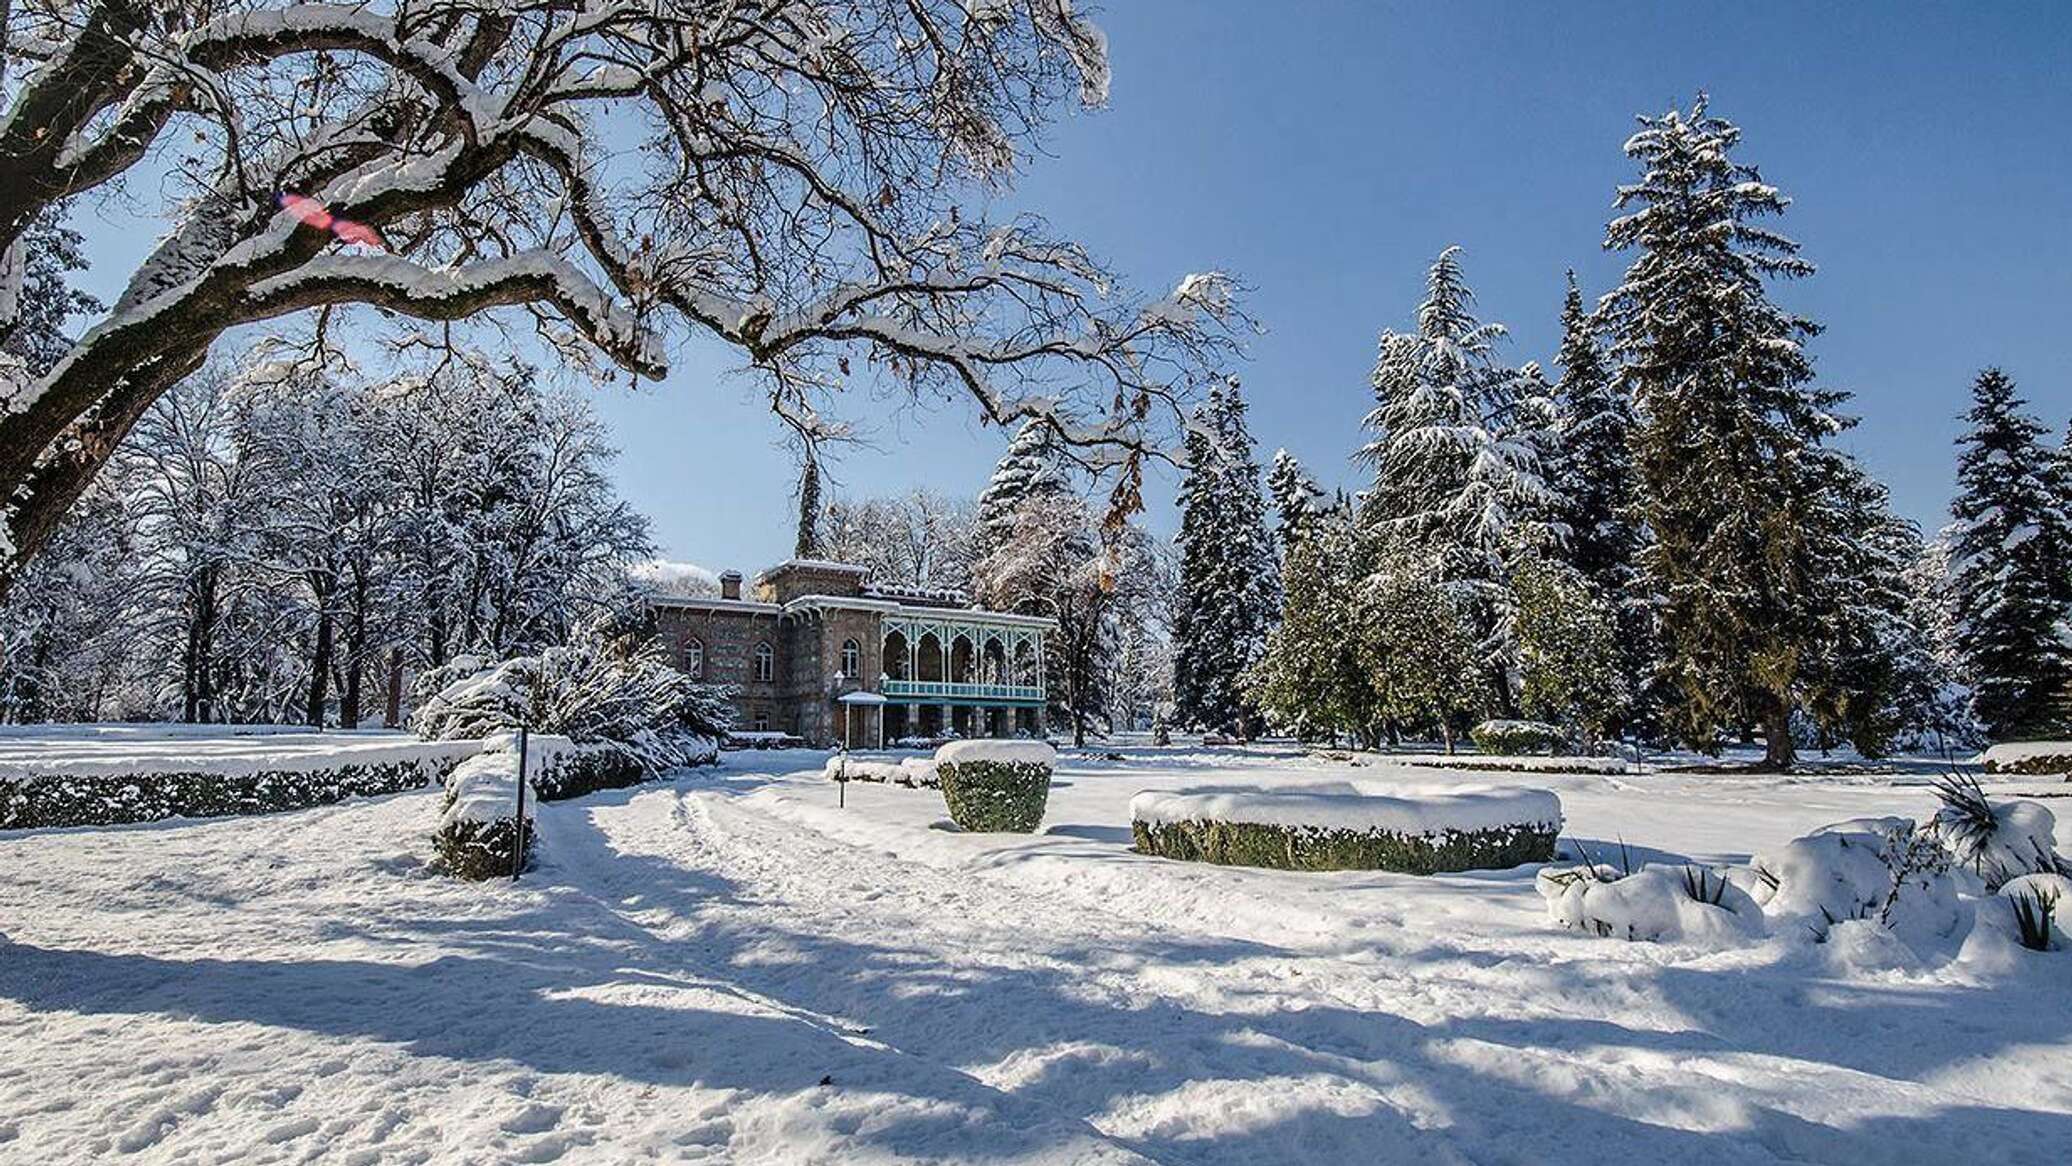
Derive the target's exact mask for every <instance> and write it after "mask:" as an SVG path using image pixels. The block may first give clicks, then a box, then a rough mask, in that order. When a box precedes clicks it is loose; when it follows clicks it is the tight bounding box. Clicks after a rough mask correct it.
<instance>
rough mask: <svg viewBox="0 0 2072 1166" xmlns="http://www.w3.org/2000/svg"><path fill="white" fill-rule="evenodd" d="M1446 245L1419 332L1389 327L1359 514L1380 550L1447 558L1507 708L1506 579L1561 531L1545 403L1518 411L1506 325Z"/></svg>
mask: <svg viewBox="0 0 2072 1166" xmlns="http://www.w3.org/2000/svg"><path fill="white" fill-rule="evenodd" d="M1459 254H1460V248H1458V247H1449V248H1447V249H1446V250H1445V251H1443V252H1441V253H1440V255H1439V258H1438V259H1437V260H1436V261H1434V262H1433V264H1432V267H1431V269H1430V271H1429V272H1428V273H1427V275H1426V280H1425V298H1424V302H1423V303H1422V304H1420V305H1419V307H1418V313H1417V319H1418V326H1417V329H1416V331H1414V332H1410V333H1397V332H1393V331H1391V332H1384V333H1383V334H1382V338H1381V345H1380V353H1379V355H1378V357H1377V359H1376V361H1375V366H1374V376H1373V386H1374V395H1375V399H1376V405H1375V408H1374V410H1373V411H1372V412H1370V413H1369V414H1368V415H1367V417H1366V420H1365V424H1366V426H1367V428H1368V429H1369V430H1370V431H1371V432H1372V433H1373V434H1374V436H1373V437H1372V439H1371V440H1369V441H1368V443H1367V444H1366V445H1365V446H1363V447H1361V449H1360V451H1359V452H1358V453H1357V454H1355V455H1354V456H1355V458H1356V460H1358V461H1360V462H1363V463H1365V464H1366V465H1369V466H1371V467H1372V468H1373V470H1374V475H1375V478H1374V486H1373V488H1372V489H1371V490H1370V491H1369V492H1368V494H1367V496H1366V499H1365V511H1364V515H1363V518H1364V522H1365V525H1366V527H1367V529H1368V531H1369V533H1370V537H1371V538H1373V539H1374V540H1375V541H1376V542H1377V544H1378V546H1377V549H1376V551H1375V554H1376V557H1377V558H1388V557H1392V556H1397V555H1424V556H1428V557H1430V558H1432V559H1434V560H1435V561H1436V562H1438V563H1439V564H1440V573H1441V577H1442V579H1443V580H1444V581H1445V583H1446V584H1447V586H1449V587H1451V588H1453V589H1454V590H1455V591H1456V592H1457V593H1458V596H1457V597H1458V599H1459V600H1460V603H1459V605H1458V606H1459V609H1460V610H1462V611H1465V612H1467V613H1468V615H1469V618H1470V619H1471V620H1472V623H1473V628H1472V631H1473V634H1474V636H1475V638H1476V639H1477V641H1478V642H1479V643H1480V644H1481V652H1482V658H1483V666H1484V667H1485V668H1486V669H1487V670H1488V671H1489V674H1490V683H1489V685H1487V686H1486V691H1487V692H1489V693H1491V694H1492V695H1493V696H1494V697H1495V699H1496V702H1497V707H1498V709H1499V710H1500V711H1504V712H1509V711H1511V710H1512V706H1513V700H1512V698H1513V695H1514V693H1515V686H1514V683H1513V680H1514V675H1513V674H1514V672H1515V664H1516V641H1515V638H1514V637H1513V636H1512V634H1511V626H1510V620H1509V612H1510V611H1511V606H1510V602H1509V598H1508V594H1507V592H1508V584H1507V583H1506V575H1507V573H1508V567H1509V563H1510V562H1511V560H1512V558H1513V556H1515V555H1516V554H1517V553H1518V552H1519V551H1520V550H1521V549H1524V548H1529V547H1534V546H1539V545H1543V544H1544V543H1545V542H1546V541H1547V540H1548V538H1549V537H1551V536H1552V534H1553V533H1554V532H1553V531H1552V530H1551V529H1550V522H1549V516H1550V513H1551V507H1552V502H1553V499H1552V495H1551V494H1550V492H1549V491H1548V489H1547V487H1546V484H1545V482H1544V481H1543V480H1542V479H1541V476H1540V466H1539V458H1540V456H1541V454H1542V452H1543V451H1545V450H1546V448H1547V445H1548V442H1549V441H1550V440H1551V436H1552V435H1551V434H1548V433H1546V432H1544V426H1545V424H1546V423H1547V422H1549V421H1551V417H1549V416H1547V415H1546V413H1547V410H1546V409H1545V408H1544V407H1529V408H1527V409H1526V410H1524V411H1523V412H1521V411H1520V409H1519V403H1520V397H1521V387H1522V386H1523V382H1524V374H1522V373H1521V371H1520V370H1514V369H1508V368H1504V367H1502V366H1500V365H1499V364H1497V362H1496V360H1495V359H1494V352H1493V345H1494V342H1495V340H1496V339H1497V338H1498V337H1500V336H1502V335H1503V334H1504V328H1503V326H1502V325H1501V324H1494V323H1490V324H1485V323H1483V322H1481V321H1479V320H1477V319H1476V318H1475V315H1474V312H1473V304H1474V298H1475V297H1474V293H1473V292H1472V291H1470V290H1469V289H1468V286H1467V282H1466V280H1465V278H1464V277H1463V276H1462V274H1461V269H1460V261H1459Z"/></svg>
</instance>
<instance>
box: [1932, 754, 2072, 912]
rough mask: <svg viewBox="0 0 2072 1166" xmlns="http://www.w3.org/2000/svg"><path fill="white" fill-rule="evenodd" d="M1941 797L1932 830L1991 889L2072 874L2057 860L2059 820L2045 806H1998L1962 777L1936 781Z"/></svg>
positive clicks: (2017, 803) (2025, 803) (2018, 803)
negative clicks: (2028, 878) (2033, 877)
mask: <svg viewBox="0 0 2072 1166" xmlns="http://www.w3.org/2000/svg"><path fill="white" fill-rule="evenodd" d="M1935 792H1936V796H1937V797H1939V798H1941V799H1942V808H1940V809H1938V810H1937V811H1936V812H1935V817H1934V819H1932V820H1931V821H1930V822H1929V824H1928V828H1929V829H1930V830H1933V831H1934V832H1935V834H1936V836H1937V837H1938V838H1940V839H1941V840H1942V843H1943V845H1945V846H1947V847H1949V849H1950V853H1951V854H1952V855H1953V856H1954V857H1955V858H1956V860H1957V865H1959V866H1961V867H1963V868H1965V869H1966V870H1969V871H1971V872H1972V873H1973V874H1976V875H1977V876H1978V877H1980V878H1981V879H1984V880H1985V884H1986V889H1987V890H1989V891H1992V890H1997V889H1999V887H2000V885H2001V884H2002V883H2005V882H2007V881H2008V880H2009V879H2012V878H2015V877H2017V876H2019V875H2025V874H2039V873H2040V874H2058V873H2064V872H2067V871H2072V865H2068V864H2067V863H2066V861H2065V860H2064V859H2062V858H2059V857H2058V855H2057V849H2056V847H2057V836H2056V835H2057V817H2056V815H2054V814H2052V813H2051V812H2050V811H2049V810H2048V809H2046V808H2045V807H2044V806H2043V805H2042V804H2041V803H2040V802H2030V801H2012V802H2001V803H1999V804H1997V805H1996V804H1994V803H1993V802H1992V801H1991V800H1990V799H1988V798H1987V797H1986V794H1985V791H1984V790H1982V789H1980V788H1979V784H1978V782H1977V781H1976V780H1974V779H1972V778H1969V777H1965V776H1963V775H1961V774H1951V775H1949V776H1947V777H1944V778H1943V779H1941V780H1940V781H1938V782H1936V786H1935Z"/></svg>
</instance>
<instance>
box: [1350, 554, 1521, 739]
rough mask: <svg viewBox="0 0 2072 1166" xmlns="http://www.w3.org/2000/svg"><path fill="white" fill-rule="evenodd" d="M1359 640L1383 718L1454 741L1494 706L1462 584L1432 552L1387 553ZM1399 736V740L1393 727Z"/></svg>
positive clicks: (1367, 591) (1367, 598)
mask: <svg viewBox="0 0 2072 1166" xmlns="http://www.w3.org/2000/svg"><path fill="white" fill-rule="evenodd" d="M1359 612H1360V622H1359V642H1360V650H1361V655H1362V658H1363V660H1364V662H1365V668H1366V672H1367V676H1368V682H1369V684H1370V685H1371V686H1372V688H1373V691H1374V710H1375V714H1376V716H1377V717H1378V718H1379V719H1380V720H1382V721H1384V722H1385V723H1387V724H1389V725H1391V726H1400V727H1404V728H1411V729H1424V728H1430V729H1433V730H1436V731H1437V733H1438V735H1439V738H1440V739H1441V740H1442V741H1444V742H1445V745H1446V751H1447V752H1448V753H1451V752H1453V743H1454V741H1455V740H1457V739H1458V738H1459V737H1460V735H1461V733H1462V732H1464V731H1466V730H1467V729H1468V728H1469V727H1470V726H1471V725H1472V724H1473V723H1474V722H1475V720H1476V719H1477V718H1478V717H1479V716H1480V715H1481V712H1482V710H1483V709H1485V708H1486V707H1488V703H1489V701H1490V694H1489V692H1488V689H1487V685H1488V672H1487V670H1486V669H1485V668H1484V667H1483V661H1482V659H1481V656H1480V653H1479V651H1478V646H1477V644H1476V642H1475V637H1474V634H1473V630H1472V629H1473V622H1472V618H1471V615H1470V613H1469V612H1468V611H1467V610H1466V608H1465V605H1464V604H1463V603H1462V601H1461V598H1460V592H1459V591H1458V589H1456V588H1454V587H1452V586H1450V585H1448V584H1447V582H1446V580H1445V578H1444V577H1443V575H1442V573H1441V572H1440V570H1439V568H1438V566H1437V564H1435V563H1434V562H1433V561H1432V560H1431V559H1430V558H1427V557H1424V556H1420V555H1416V554H1414V553H1411V552H1408V551H1396V552H1392V553H1390V554H1388V555H1387V556H1386V557H1384V558H1383V559H1382V560H1381V561H1380V563H1379V564H1378V565H1377V566H1376V567H1375V568H1374V569H1373V570H1372V571H1371V572H1369V574H1368V576H1367V579H1366V585H1365V587H1364V588H1363V589H1362V592H1361V594H1360V597H1359ZM1391 739H1392V740H1393V739H1394V734H1393V731H1392V732H1391Z"/></svg>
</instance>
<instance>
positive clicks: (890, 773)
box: [826, 753, 941, 789]
mask: <svg viewBox="0 0 2072 1166" xmlns="http://www.w3.org/2000/svg"><path fill="white" fill-rule="evenodd" d="M826 773H827V779H828V780H829V781H870V782H883V783H885V784H888V785H902V786H905V787H907V788H908V789H935V788H937V787H939V786H940V785H941V782H940V781H939V780H938V779H937V777H936V775H935V760H934V759H933V758H930V757H903V758H900V759H899V760H896V761H894V760H888V759H882V758H876V759H873V758H862V757H856V756H853V755H851V754H847V753H837V754H835V755H834V756H833V757H830V758H828V759H827V769H826Z"/></svg>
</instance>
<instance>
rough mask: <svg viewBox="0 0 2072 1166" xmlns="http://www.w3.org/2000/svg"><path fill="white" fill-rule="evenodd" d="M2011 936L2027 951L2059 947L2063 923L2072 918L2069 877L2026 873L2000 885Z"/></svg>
mask: <svg viewBox="0 0 2072 1166" xmlns="http://www.w3.org/2000/svg"><path fill="white" fill-rule="evenodd" d="M1999 897H2000V899H2001V900H2002V901H2004V902H2006V904H2007V907H2008V911H2009V913H2010V914H2011V915H2012V917H2013V920H2014V926H2015V936H2016V938H2017V939H2018V940H2019V941H2020V942H2021V945H2022V946H2023V947H2026V948H2028V949H2029V950H2030V951H2063V950H2065V948H2066V946H2067V936H2066V928H2065V924H2066V922H2067V920H2068V918H2072V879H2068V878H2066V877H2065V876H2064V875H2061V874H2026V875H2021V876H2019V877H2017V878H2012V879H2009V880H2007V882H2006V883H2005V884H2003V885H2002V886H2001V888H2000V896H1999Z"/></svg>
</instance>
